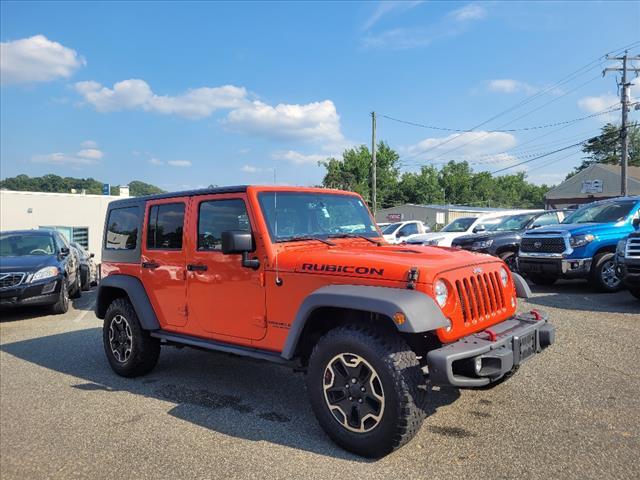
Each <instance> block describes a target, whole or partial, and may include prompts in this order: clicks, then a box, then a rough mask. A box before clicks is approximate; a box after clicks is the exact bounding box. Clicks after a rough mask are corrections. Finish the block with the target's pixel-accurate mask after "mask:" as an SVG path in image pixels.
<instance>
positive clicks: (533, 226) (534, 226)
mask: <svg viewBox="0 0 640 480" xmlns="http://www.w3.org/2000/svg"><path fill="white" fill-rule="evenodd" d="M536 228H540V225H536V224H533V225H531V226H530V227H529V230H535V229H536Z"/></svg>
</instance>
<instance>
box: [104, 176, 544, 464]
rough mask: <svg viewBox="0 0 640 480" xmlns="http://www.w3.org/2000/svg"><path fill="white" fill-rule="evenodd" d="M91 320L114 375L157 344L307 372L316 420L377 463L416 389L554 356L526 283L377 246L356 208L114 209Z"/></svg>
mask: <svg viewBox="0 0 640 480" xmlns="http://www.w3.org/2000/svg"><path fill="white" fill-rule="evenodd" d="M102 276H103V280H102V282H101V284H100V288H99V291H98V300H97V304H96V313H97V316H98V317H99V318H101V319H104V329H103V340H104V349H105V352H106V356H107V359H108V360H109V363H110V365H111V367H112V368H113V370H114V371H115V372H116V373H118V374H119V375H122V376H125V377H134V376H137V375H143V374H145V373H147V372H149V371H150V370H151V369H153V367H154V366H155V365H156V363H157V361H158V356H159V354H160V347H161V346H162V345H168V346H169V345H172V346H185V345H186V346H192V347H197V348H200V349H207V350H213V351H219V352H225V353H232V354H237V355H244V356H248V357H254V358H258V359H262V360H268V361H272V362H276V363H280V364H283V365H289V366H292V367H293V368H295V369H299V370H303V371H305V372H306V378H307V390H308V394H309V399H310V402H311V406H312V408H313V410H314V412H315V414H316V417H317V419H318V422H319V423H320V425H321V426H322V428H323V429H324V430H325V431H326V432H327V434H328V435H329V436H330V437H331V438H332V439H333V440H334V441H335V442H336V443H338V444H339V445H341V446H342V447H344V448H345V449H347V450H350V451H352V452H355V453H357V454H360V455H363V456H367V457H379V456H383V455H385V454H387V453H389V452H391V451H393V450H394V449H396V448H398V447H400V446H402V445H403V444H405V443H407V442H408V441H409V440H410V439H411V438H412V437H413V436H414V435H415V433H416V432H417V431H418V430H419V428H420V425H421V423H422V420H423V418H424V417H425V405H426V404H425V402H426V395H427V388H426V384H427V382H430V383H431V384H433V385H452V386H457V387H480V386H485V385H489V384H491V383H493V382H496V381H498V380H500V379H502V378H503V377H505V376H507V375H509V374H510V373H511V372H512V371H513V370H515V369H516V367H518V365H519V364H520V363H522V362H523V361H524V360H526V359H527V358H529V357H531V356H532V355H534V354H536V353H538V352H540V351H541V350H542V349H544V348H546V347H547V346H549V345H550V344H551V343H553V340H554V327H553V326H552V325H551V324H549V323H548V322H547V317H546V316H545V315H544V314H542V313H540V312H538V311H532V312H528V313H521V314H516V295H519V296H527V295H529V294H530V290H529V289H528V287H527V285H526V283H525V282H524V280H523V279H522V278H521V277H519V276H518V275H516V274H514V273H511V272H509V270H508V269H507V268H506V266H505V264H504V263H503V262H502V261H501V260H499V259H497V258H495V257H491V256H488V255H482V254H475V253H471V252H467V251H460V250H454V249H451V248H439V247H429V246H425V247H422V246H420V247H418V246H405V245H391V244H388V243H385V242H384V240H383V238H382V235H381V233H380V231H379V230H378V228H377V227H376V225H375V223H374V221H373V219H372V217H371V214H370V213H369V210H368V209H367V207H366V205H365V203H364V201H363V200H362V198H361V197H360V196H359V195H357V194H355V193H350V192H343V191H337V190H325V189H319V188H291V187H264V186H263V187H257V186H248V187H246V186H241V187H225V188H213V189H205V190H196V191H188V192H180V193H169V194H161V195H154V196H148V197H139V198H128V199H125V200H119V201H115V202H112V203H111V204H110V205H109V209H108V212H107V217H106V223H105V234H104V243H103V251H102Z"/></svg>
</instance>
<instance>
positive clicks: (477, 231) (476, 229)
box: [473, 225, 487, 233]
mask: <svg viewBox="0 0 640 480" xmlns="http://www.w3.org/2000/svg"><path fill="white" fill-rule="evenodd" d="M486 230H487V229H486V228H485V226H484V225H478V226H477V227H476V228H474V229H473V233H482V232H484V231H486Z"/></svg>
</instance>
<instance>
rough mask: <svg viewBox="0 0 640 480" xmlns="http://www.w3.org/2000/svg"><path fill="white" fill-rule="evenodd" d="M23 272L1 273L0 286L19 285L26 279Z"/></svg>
mask: <svg viewBox="0 0 640 480" xmlns="http://www.w3.org/2000/svg"><path fill="white" fill-rule="evenodd" d="M24 277H25V274H24V273H22V272H11V273H0V288H11V287H17V286H18V285H20V284H21V283H22V281H23V280H24Z"/></svg>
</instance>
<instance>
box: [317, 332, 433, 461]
mask: <svg viewBox="0 0 640 480" xmlns="http://www.w3.org/2000/svg"><path fill="white" fill-rule="evenodd" d="M424 383H425V381H424V376H423V373H422V370H421V368H420V364H419V362H418V359H417V358H416V355H415V353H414V352H413V351H412V350H411V349H410V348H409V346H408V345H407V344H406V343H405V342H404V340H402V338H400V336H399V335H397V334H394V333H391V332H389V333H387V332H385V331H382V330H378V329H375V328H372V327H368V326H362V325H345V326H342V327H338V328H336V329H334V330H331V331H330V332H328V333H327V334H325V335H324V336H323V337H322V338H321V339H320V340H319V341H318V343H317V344H316V346H315V348H314V349H313V352H312V354H311V358H310V361H309V369H308V372H307V390H308V392H309V397H310V401H311V406H312V408H313V411H314V413H315V415H316V417H317V419H318V422H319V423H320V425H321V426H322V428H323V429H324V430H325V432H326V433H327V434H328V435H329V437H331V439H332V440H333V441H335V442H336V443H337V444H338V445H340V446H341V447H343V448H345V449H346V450H349V451H351V452H353V453H356V454H358V455H362V456H365V457H374V458H375V457H381V456H384V455H386V454H388V453H390V452H392V451H393V450H395V449H397V448H399V447H401V446H402V445H404V444H406V443H407V442H409V440H411V439H412V438H413V436H414V435H415V434H416V433H417V432H418V430H419V429H420V426H421V425H422V421H423V419H424V418H425V416H426V413H425V410H424V406H425V402H426V387H425V385H424Z"/></svg>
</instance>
